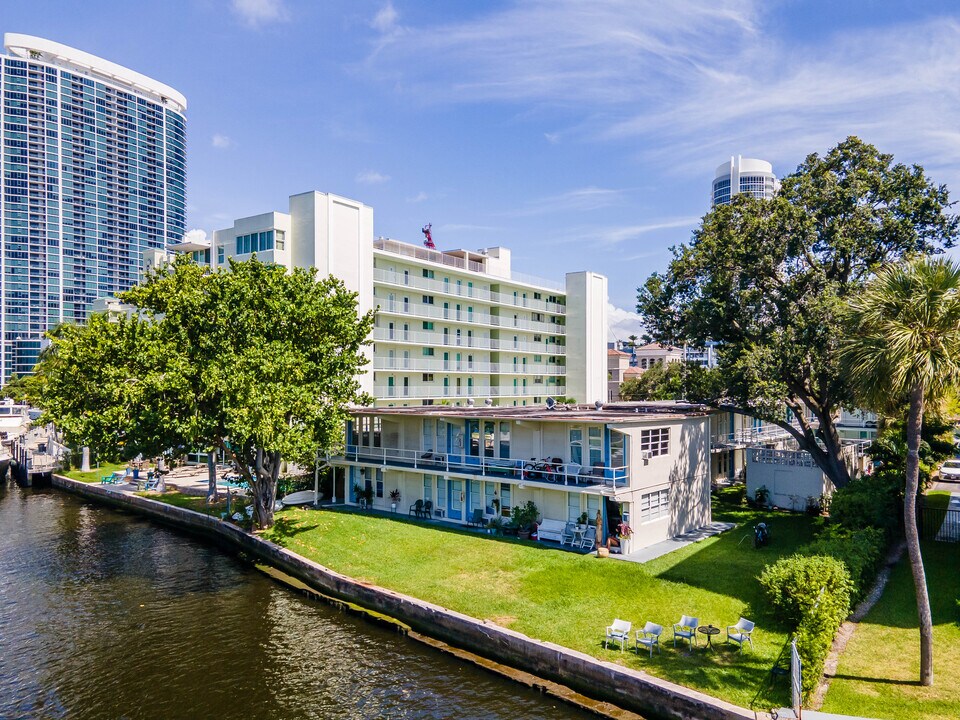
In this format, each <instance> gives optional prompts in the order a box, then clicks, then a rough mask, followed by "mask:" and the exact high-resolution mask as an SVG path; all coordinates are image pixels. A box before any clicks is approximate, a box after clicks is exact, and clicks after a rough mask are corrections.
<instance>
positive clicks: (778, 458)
mask: <svg viewBox="0 0 960 720" xmlns="http://www.w3.org/2000/svg"><path fill="white" fill-rule="evenodd" d="M750 460H751V462H755V463H762V464H764V465H791V466H793V467H808V468H815V467H817V463H816V462H814V460H813V457H812V456H811V455H810V453H808V452H807V451H806V450H771V449H770V448H752V449H751V450H750Z"/></svg>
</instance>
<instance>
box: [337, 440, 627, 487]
mask: <svg viewBox="0 0 960 720" xmlns="http://www.w3.org/2000/svg"><path fill="white" fill-rule="evenodd" d="M338 459H339V460H347V461H352V462H358V463H367V464H370V465H381V466H385V467H398V468H405V469H412V470H420V471H422V472H425V473H459V474H463V475H472V476H476V475H479V476H482V477H491V478H496V479H501V480H511V479H512V480H513V481H515V482H517V483H520V482H523V483H526V482H539V483H548V484H551V485H564V486H569V487H584V486H591V485H594V486H595V485H603V486H606V487H627V486H628V485H629V484H630V476H629V469H628V468H627V466H625V465H620V466H608V465H604V464H602V463H595V464H594V465H593V467H584V466H581V465H579V464H577V463H563V462H557V463H554V462H546V461H539V460H522V459H520V458H494V457H486V456H484V455H479V456H477V455H463V454H456V453H443V452H434V451H424V450H404V449H401V448H371V447H364V446H362V445H347V447H346V450H345V451H344V453H343V455H342V456H340V457H339V458H334V461H336V460H338Z"/></svg>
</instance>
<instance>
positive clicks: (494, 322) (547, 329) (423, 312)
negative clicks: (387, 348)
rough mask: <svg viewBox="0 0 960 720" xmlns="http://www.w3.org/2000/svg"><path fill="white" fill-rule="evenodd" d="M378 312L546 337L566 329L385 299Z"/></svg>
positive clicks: (548, 323)
mask: <svg viewBox="0 0 960 720" xmlns="http://www.w3.org/2000/svg"><path fill="white" fill-rule="evenodd" d="M379 307H380V312H382V313H389V314H391V315H407V316H411V317H416V318H429V319H431V320H447V321H449V322H458V323H473V324H477V325H489V326H492V327H497V328H499V327H504V328H517V329H518V330H533V331H535V332H541V333H546V334H548V335H563V334H565V333H566V331H567V330H566V327H565V326H564V325H560V324H558V323H552V322H547V321H546V320H521V319H520V318H513V317H507V316H503V315H491V314H490V313H485V312H480V311H478V310H468V309H466V308H461V309H459V310H457V309H455V308H442V307H438V306H436V305H424V304H423V303H419V302H400V301H397V300H390V299H386V300H383V301H382V302H380V303H379Z"/></svg>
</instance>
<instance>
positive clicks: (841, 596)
mask: <svg viewBox="0 0 960 720" xmlns="http://www.w3.org/2000/svg"><path fill="white" fill-rule="evenodd" d="M760 584H761V586H763V590H764V593H765V594H766V596H767V599H768V600H769V601H770V603H771V605H772V606H773V608H774V610H775V611H777V613H778V614H779V615H781V616H782V617H783V618H784V619H785V620H786V621H787V622H788V623H790V624H791V625H792V626H793V627H794V628H796V633H797V652H798V654H799V655H800V660H801V662H802V663H803V674H802V675H803V677H802V683H803V693H804V696H805V697H806V696H808V695H809V694H810V693H811V692H812V691H813V690H814V688H816V686H817V683H819V681H820V676H821V675H823V664H824V662H825V661H826V659H827V653H828V652H829V650H830V645H831V643H832V642H833V638H834V636H835V635H836V634H837V630H838V629H839V628H840V625H841V624H842V623H843V620H844V618H846V617H847V615H848V614H849V613H850V598H851V593H852V592H853V588H854V585H853V581H852V580H851V579H850V573H849V571H848V570H847V567H846V565H845V564H844V562H843V561H841V560H838V559H837V558H834V557H828V556H826V555H791V556H790V557H786V558H782V559H781V560H778V561H777V562H775V563H773V564H772V565H768V566H767V567H765V568H764V569H763V573H762V574H761V575H760Z"/></svg>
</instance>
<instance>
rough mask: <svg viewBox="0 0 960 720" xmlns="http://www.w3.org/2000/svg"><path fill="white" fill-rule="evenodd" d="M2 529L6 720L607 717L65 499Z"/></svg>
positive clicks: (4, 504) (46, 494) (2, 515)
mask: <svg viewBox="0 0 960 720" xmlns="http://www.w3.org/2000/svg"><path fill="white" fill-rule="evenodd" d="M0 528H2V532H0V720H6V718H50V719H54V720H59V719H60V718H70V719H71V720H73V719H74V718H158V719H159V718H162V719H164V720H168V719H175V718H225V719H226V718H243V720H250V719H251V718H257V719H259V718H265V719H272V718H277V719H278V720H279V719H280V718H283V719H284V720H287V719H289V720H297V719H299V718H323V719H324V720H326V719H331V720H337V719H341V718H342V719H344V720H347V719H354V718H357V719H360V718H363V719H367V718H370V719H372V718H430V719H437V720H440V719H444V718H458V719H469V718H477V719H478V720H479V719H480V718H483V719H484V720H487V719H494V720H496V719H498V718H504V719H506V718H509V719H510V720H513V719H514V718H516V717H541V716H549V717H551V718H561V719H564V718H570V719H571V720H573V719H578V718H584V719H585V718H589V717H594V716H592V715H589V714H586V713H583V712H580V711H578V710H576V709H574V708H571V707H568V706H566V705H563V704H561V703H557V702H556V701H553V700H552V699H551V698H548V697H544V696H542V695H540V694H539V693H537V692H535V691H532V690H530V689H528V688H525V687H522V686H520V685H516V684H514V683H511V682H509V681H507V680H504V679H502V678H499V677H496V676H494V675H491V674H489V673H486V672H484V671H482V670H479V669H477V668H475V667H473V666H472V665H468V664H464V663H461V662H459V661H457V660H456V659H454V658H451V657H449V656H446V655H443V654H441V653H438V652H436V651H433V650H431V649H429V648H426V647H424V646H422V645H420V644H418V643H416V642H414V641H412V640H409V639H407V638H404V637H403V636H400V635H398V634H397V633H395V632H393V631H390V630H388V629H385V628H381V627H378V626H375V625H372V624H370V623H366V622H364V621H362V620H360V619H358V618H355V617H352V616H348V615H344V614H343V613H341V612H339V611H337V610H336V609H335V608H332V607H329V606H327V605H323V604H321V603H317V602H314V601H311V600H307V599H306V598H303V597H301V596H300V595H298V594H295V593H293V592H290V591H288V590H286V589H285V588H283V587H281V586H279V585H277V584H276V583H274V582H273V581H271V580H269V579H268V578H266V577H264V576H263V575H261V574H260V573H259V572H257V571H256V570H254V569H252V568H250V567H248V566H246V565H243V564H241V563H240V562H238V561H237V560H235V559H234V558H233V557H232V556H230V555H227V554H224V553H222V552H220V551H219V550H217V549H216V548H213V547H210V546H207V545H204V544H201V543H199V542H197V541H195V540H193V539H192V538H189V537H186V536H182V535H178V534H176V533H174V532H171V531H169V530H167V529H165V528H162V527H159V526H156V525H153V524H152V523H150V522H148V521H145V520H142V519H140V518H135V517H132V516H129V515H125V514H122V513H117V512H114V511H111V510H107V509H105V508H101V507H97V506H94V505H90V504H87V503H84V502H81V501H80V500H78V499H77V498H74V497H72V496H69V495H66V494H64V493H60V492H57V491H30V490H21V489H19V488H16V487H15V486H12V485H10V486H6V487H2V488H0Z"/></svg>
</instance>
